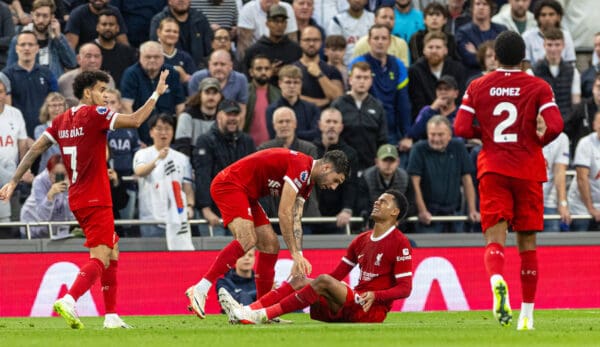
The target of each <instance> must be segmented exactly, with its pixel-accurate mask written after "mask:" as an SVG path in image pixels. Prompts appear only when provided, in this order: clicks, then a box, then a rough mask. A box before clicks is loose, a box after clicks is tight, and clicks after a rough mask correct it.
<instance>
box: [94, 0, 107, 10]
mask: <svg viewBox="0 0 600 347" xmlns="http://www.w3.org/2000/svg"><path fill="white" fill-rule="evenodd" d="M91 5H92V7H93V8H94V10H96V11H100V10H102V9H104V8H105V7H106V4H105V3H103V2H99V1H98V2H96V1H92V2H91Z"/></svg>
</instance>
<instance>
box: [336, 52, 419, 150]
mask: <svg viewBox="0 0 600 347" xmlns="http://www.w3.org/2000/svg"><path fill="white" fill-rule="evenodd" d="M359 61H364V62H366V63H368V64H369V66H370V67H371V71H372V73H373V85H372V86H371V89H370V90H369V93H370V94H371V95H373V96H374V97H375V98H376V99H378V100H379V101H381V103H382V104H383V108H384V109H385V115H386V119H387V125H388V140H389V142H390V143H391V144H397V143H398V141H399V140H400V139H402V138H403V137H404V136H405V135H406V134H407V133H408V130H409V128H410V120H411V116H410V101H409V99H408V88H407V86H408V71H407V70H406V67H405V66H404V63H403V62H402V60H400V59H398V58H396V57H394V56H392V55H389V54H388V55H387V62H386V64H385V66H381V61H379V60H377V59H375V57H373V56H372V55H371V54H370V53H367V54H365V55H361V56H358V57H356V58H354V59H353V60H352V61H351V62H350V65H349V66H348V71H351V70H352V65H354V64H355V63H357V62H359Z"/></svg>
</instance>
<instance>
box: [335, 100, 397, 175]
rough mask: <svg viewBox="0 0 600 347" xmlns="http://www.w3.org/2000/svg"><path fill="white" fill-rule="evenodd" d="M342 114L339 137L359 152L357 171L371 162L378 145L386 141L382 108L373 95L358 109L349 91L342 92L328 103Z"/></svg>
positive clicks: (386, 134)
mask: <svg viewBox="0 0 600 347" xmlns="http://www.w3.org/2000/svg"><path fill="white" fill-rule="evenodd" d="M331 107H335V108H336V109H338V110H339V111H340V112H341V113H342V120H343V122H344V131H342V139H343V140H344V142H346V143H347V144H348V145H349V146H350V147H352V148H354V150H355V151H356V153H357V154H358V170H364V169H366V168H368V167H370V166H372V165H373V163H374V160H375V155H376V154H377V148H379V146H381V145H383V144H385V143H387V142H388V129H387V120H386V116H385V111H384V109H383V106H382V105H381V103H380V102H379V101H378V100H377V99H375V98H374V97H373V96H372V95H369V96H367V98H366V99H365V100H363V102H362V104H361V106H360V109H358V108H356V102H355V101H354V98H353V97H352V95H350V94H346V95H342V96H340V97H339V98H337V99H335V100H334V101H333V102H332V103H331Z"/></svg>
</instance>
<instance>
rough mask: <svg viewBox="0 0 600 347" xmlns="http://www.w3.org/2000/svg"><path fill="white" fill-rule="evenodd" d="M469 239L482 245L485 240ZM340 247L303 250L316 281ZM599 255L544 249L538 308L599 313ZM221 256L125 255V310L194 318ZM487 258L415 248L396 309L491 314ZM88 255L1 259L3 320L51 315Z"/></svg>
mask: <svg viewBox="0 0 600 347" xmlns="http://www.w3.org/2000/svg"><path fill="white" fill-rule="evenodd" d="M556 234H558V233H556ZM470 236H471V237H472V238H476V239H478V240H481V237H480V236H479V235H477V236H479V237H475V235H470ZM341 237H344V236H343V235H341ZM479 242H480V243H481V241H479ZM341 247H343V246H342V245H340V248H337V249H336V248H327V249H305V251H304V254H305V256H306V257H307V259H309V260H310V261H311V263H312V265H313V274H314V275H315V276H316V275H318V274H321V273H328V272H329V271H331V270H332V269H333V268H334V267H335V266H336V265H337V263H338V262H339V261H340V258H341V257H342V256H343V255H344V254H345V250H344V249H342V248H341ZM599 252H600V246H595V245H593V246H581V245H580V246H543V247H540V248H539V250H538V257H539V261H540V281H539V283H538V295H537V298H536V308H539V309H569V308H600V293H599V292H597V291H595V290H584V288H591V287H592V286H593V283H597V282H598V281H599V280H600V258H599V257H597V254H599ZM216 255H217V251H195V252H123V253H122V255H121V259H120V262H119V304H118V311H119V313H120V314H122V315H172V314H188V313H189V312H187V310H186V306H187V299H186V298H185V295H184V292H185V290H186V288H187V287H188V286H190V285H192V284H193V283H196V282H197V281H198V280H199V278H200V276H201V275H202V273H204V272H205V271H206V270H207V269H208V267H209V265H210V262H211V261H212V260H213V259H214V258H215V256H216ZM482 255H483V247H426V248H415V249H414V252H413V262H414V267H413V269H414V272H413V291H412V294H411V296H410V297H409V298H407V299H406V300H400V301H396V302H395V303H394V305H393V310H394V311H431V310H441V311H445V310H447V311H466V310H489V309H490V307H491V305H492V297H491V291H490V285H489V280H488V278H487V275H486V273H485V269H484V266H483V264H482ZM87 258H88V255H87V254H86V253H83V252H79V253H43V254H42V253H21V254H0V264H2V268H1V274H0V316H2V317H25V316H34V317H44V316H51V315H52V304H53V302H54V301H55V300H56V299H57V298H59V297H61V296H62V295H63V294H64V293H65V292H66V289H67V287H68V286H70V285H71V284H72V282H73V281H74V279H75V277H76V276H77V274H78V273H79V265H80V264H83V263H84V262H85V260H86V259H87ZM506 259H507V260H508V261H507V263H506V266H505V278H506V280H507V282H508V284H509V288H510V290H511V292H510V300H511V304H512V306H513V307H515V308H518V305H519V303H520V301H521V293H520V288H519V287H520V286H519V263H520V261H519V258H518V253H517V249H516V248H515V247H508V248H507V249H506ZM291 264H292V260H291V259H290V255H289V253H288V252H287V251H282V252H281V253H280V257H279V260H278V262H277V266H276V281H277V282H281V281H283V280H285V278H286V277H287V276H288V274H289V271H290V268H291ZM359 276H360V272H359V271H358V270H357V269H354V270H353V271H352V272H351V273H350V275H349V276H348V277H347V278H346V281H347V282H348V283H350V285H351V286H353V285H355V284H356V283H357V281H358V278H359ZM216 297H217V295H216V293H215V291H214V288H213V289H212V290H211V292H210V295H209V299H208V303H207V307H206V310H207V312H208V313H211V314H214V313H218V312H219V306H218V303H217V299H216ZM78 311H79V313H80V314H81V315H82V316H97V315H102V314H104V305H103V299H102V293H101V290H100V285H99V284H96V285H95V286H94V287H93V288H92V289H91V290H90V291H89V292H87V293H86V294H85V295H84V296H82V297H81V298H80V300H79V302H78ZM223 319H224V321H225V318H223Z"/></svg>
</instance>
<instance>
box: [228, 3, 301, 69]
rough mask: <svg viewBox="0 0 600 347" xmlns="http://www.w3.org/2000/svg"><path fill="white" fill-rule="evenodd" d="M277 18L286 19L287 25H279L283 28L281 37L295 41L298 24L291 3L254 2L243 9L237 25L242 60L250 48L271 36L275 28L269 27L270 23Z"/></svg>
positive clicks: (238, 50)
mask: <svg viewBox="0 0 600 347" xmlns="http://www.w3.org/2000/svg"><path fill="white" fill-rule="evenodd" d="M277 17H280V18H285V23H284V22H281V23H279V24H278V25H279V26H281V27H282V33H281V35H282V36H283V35H285V36H287V37H288V38H289V39H290V40H293V41H295V40H296V37H297V31H298V24H297V23H296V16H295V15H294V9H293V8H292V5H290V4H289V3H287V2H285V1H279V0H252V1H249V2H247V3H246V4H245V5H244V6H243V7H242V9H241V10H240V14H239V17H238V23H237V28H238V41H237V52H238V55H239V59H240V60H242V59H243V58H244V55H245V54H246V53H247V50H248V48H249V47H251V46H252V45H253V44H255V43H256V42H258V41H260V40H261V38H262V37H269V36H270V31H271V30H273V28H272V27H271V26H270V25H269V21H270V20H273V19H275V18H277ZM278 20H281V19H278ZM265 23H266V25H265Z"/></svg>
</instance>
